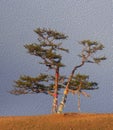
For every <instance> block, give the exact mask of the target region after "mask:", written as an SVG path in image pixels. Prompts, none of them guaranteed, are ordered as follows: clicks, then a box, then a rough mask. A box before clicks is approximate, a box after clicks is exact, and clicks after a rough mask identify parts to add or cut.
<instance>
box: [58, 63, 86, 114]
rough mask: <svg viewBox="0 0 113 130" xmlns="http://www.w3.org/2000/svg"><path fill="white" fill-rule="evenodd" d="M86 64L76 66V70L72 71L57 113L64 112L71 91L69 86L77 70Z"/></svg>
mask: <svg viewBox="0 0 113 130" xmlns="http://www.w3.org/2000/svg"><path fill="white" fill-rule="evenodd" d="M84 63H85V61H82V63H81V64H80V65H78V66H75V67H74V69H73V70H72V73H71V75H70V76H69V78H68V82H67V85H66V88H65V90H64V94H63V97H62V100H61V102H60V105H59V108H58V112H57V113H62V112H63V109H64V106H65V103H66V100H67V95H68V91H69V85H70V82H71V80H72V78H73V75H74V73H75V70H77V69H78V68H79V67H81V66H83V65H84Z"/></svg>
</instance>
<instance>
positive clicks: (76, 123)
mask: <svg viewBox="0 0 113 130" xmlns="http://www.w3.org/2000/svg"><path fill="white" fill-rule="evenodd" d="M0 130H113V114H86V113H84V114H77V113H65V114H53V115H51V114H50V115H39V116H18V117H17V116H10V117H0Z"/></svg>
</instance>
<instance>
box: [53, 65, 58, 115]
mask: <svg viewBox="0 0 113 130" xmlns="http://www.w3.org/2000/svg"><path fill="white" fill-rule="evenodd" d="M58 79H59V67H57V68H56V71H55V86H54V94H53V105H52V113H57V108H58Z"/></svg>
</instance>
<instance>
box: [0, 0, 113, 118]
mask: <svg viewBox="0 0 113 130" xmlns="http://www.w3.org/2000/svg"><path fill="white" fill-rule="evenodd" d="M112 5H113V3H112V1H111V0H54V1H53V0H0V116H9V115H40V114H48V113H51V104H52V97H50V96H47V95H44V94H33V95H30V94H29V95H20V96H15V95H11V94H10V93H9V91H10V90H11V89H13V85H14V80H17V79H18V78H19V76H20V75H24V74H25V75H32V76H36V75H38V74H39V73H41V72H48V70H47V68H44V66H41V65H39V64H38V61H39V59H38V58H37V57H34V56H31V55H29V54H28V53H27V50H26V49H25V48H24V45H25V44H28V43H34V42H37V43H38V41H37V35H36V34H35V33H34V31H33V30H34V29H36V28H38V27H41V28H43V27H44V28H51V29H54V30H57V31H59V32H62V33H65V34H66V35H68V36H69V38H68V39H67V40H66V41H63V43H64V46H65V47H66V48H68V49H70V53H69V54H65V55H64V54H63V61H64V63H65V64H66V67H65V68H64V69H62V70H61V72H62V73H63V74H65V75H67V76H68V75H69V74H70V72H71V70H72V68H73V67H74V66H75V65H77V64H78V63H79V62H80V60H79V58H78V57H77V55H78V54H79V53H80V50H81V46H80V45H79V44H78V42H79V41H81V40H86V39H90V40H96V41H98V42H101V43H103V44H104V46H105V49H104V50H103V51H102V52H101V53H99V55H105V56H106V57H107V60H106V61H104V62H102V63H101V64H100V65H92V64H87V65H85V66H84V67H82V68H80V69H79V70H78V72H79V73H83V74H84V73H85V74H88V75H89V76H90V79H91V80H92V81H96V82H98V83H99V89H98V90H95V91H88V93H89V94H91V98H88V99H87V98H84V97H83V96H82V97H81V111H82V112H93V113H94V112H96V113H105V112H106V113H111V112H113V82H112V79H113V74H112V73H113V72H112V70H113V67H112V64H113V60H112V59H113V58H112V50H113V45H112V41H113V28H112V27H113V13H112V12H113V7H112ZM61 96H62V95H60V97H59V101H60V99H61ZM64 112H77V96H73V95H71V94H70V95H69V96H68V100H67V103H66V106H65V108H64Z"/></svg>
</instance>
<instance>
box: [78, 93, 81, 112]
mask: <svg viewBox="0 0 113 130" xmlns="http://www.w3.org/2000/svg"><path fill="white" fill-rule="evenodd" d="M78 111H79V112H80V111H81V110H80V92H78Z"/></svg>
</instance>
